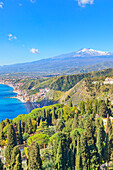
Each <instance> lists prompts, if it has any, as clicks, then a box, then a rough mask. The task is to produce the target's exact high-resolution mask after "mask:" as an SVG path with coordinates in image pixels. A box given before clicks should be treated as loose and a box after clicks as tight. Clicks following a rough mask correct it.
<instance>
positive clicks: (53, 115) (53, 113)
mask: <svg viewBox="0 0 113 170" xmlns="http://www.w3.org/2000/svg"><path fill="white" fill-rule="evenodd" d="M54 119H55V107H53V111H52V123H53V122H54Z"/></svg>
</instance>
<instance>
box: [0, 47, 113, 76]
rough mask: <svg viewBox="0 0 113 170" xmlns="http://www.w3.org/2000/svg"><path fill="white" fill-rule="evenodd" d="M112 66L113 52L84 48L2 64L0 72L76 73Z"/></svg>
mask: <svg viewBox="0 0 113 170" xmlns="http://www.w3.org/2000/svg"><path fill="white" fill-rule="evenodd" d="M112 67H113V53H111V52H103V51H97V50H93V49H90V48H88V49H87V48H84V49H81V50H79V51H76V52H72V53H68V54H63V55H59V56H56V57H52V58H48V59H42V60H38V61H34V62H28V63H21V64H13V65H6V66H1V67H0V73H1V74H2V73H22V72H24V73H25V72H36V73H38V74H44V75H45V74H73V73H74V74H75V73H84V72H89V70H90V71H98V70H102V69H105V68H112Z"/></svg>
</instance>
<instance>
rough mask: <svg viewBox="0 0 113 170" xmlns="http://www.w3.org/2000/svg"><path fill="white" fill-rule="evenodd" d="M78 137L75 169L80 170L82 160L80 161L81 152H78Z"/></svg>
mask: <svg viewBox="0 0 113 170" xmlns="http://www.w3.org/2000/svg"><path fill="white" fill-rule="evenodd" d="M79 138H80V137H79V136H77V153H76V166H75V170H78V169H79V170H82V161H81V154H80V139H79Z"/></svg>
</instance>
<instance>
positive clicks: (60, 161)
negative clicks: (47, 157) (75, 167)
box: [55, 141, 65, 170]
mask: <svg viewBox="0 0 113 170" xmlns="http://www.w3.org/2000/svg"><path fill="white" fill-rule="evenodd" d="M55 166H56V168H57V169H58V170H64V169H65V159H64V145H63V144H62V141H60V142H59V146H58V149H57V156H56V162H55Z"/></svg>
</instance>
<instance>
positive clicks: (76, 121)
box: [72, 113, 79, 130]
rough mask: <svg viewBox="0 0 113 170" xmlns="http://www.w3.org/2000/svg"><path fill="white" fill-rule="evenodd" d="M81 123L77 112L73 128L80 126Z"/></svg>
mask: <svg viewBox="0 0 113 170" xmlns="http://www.w3.org/2000/svg"><path fill="white" fill-rule="evenodd" d="M78 125H79V120H78V113H77V114H75V117H74V120H73V124H72V130H74V129H76V128H78Z"/></svg>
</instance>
